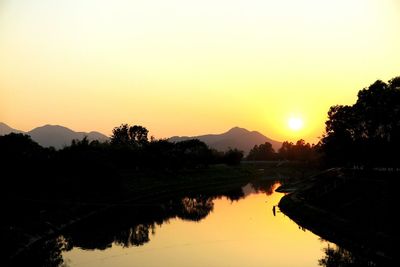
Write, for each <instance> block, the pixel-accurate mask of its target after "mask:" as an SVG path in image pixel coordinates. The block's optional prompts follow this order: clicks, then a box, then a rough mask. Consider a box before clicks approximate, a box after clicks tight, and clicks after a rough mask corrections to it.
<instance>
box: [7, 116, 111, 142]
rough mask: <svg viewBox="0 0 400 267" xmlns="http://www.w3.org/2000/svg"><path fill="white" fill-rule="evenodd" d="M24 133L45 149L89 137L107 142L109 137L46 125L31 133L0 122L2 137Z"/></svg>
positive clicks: (97, 133)
mask: <svg viewBox="0 0 400 267" xmlns="http://www.w3.org/2000/svg"><path fill="white" fill-rule="evenodd" d="M12 132H14V133H24V134H27V135H30V136H31V138H32V140H34V141H36V142H37V143H39V144H40V145H41V146H43V147H50V146H52V147H55V148H62V147H63V146H66V145H70V144H71V142H72V140H74V139H82V138H83V137H85V136H87V137H88V139H89V140H99V141H106V140H108V137H107V136H106V135H104V134H102V133H99V132H95V131H92V132H89V133H86V132H75V131H73V130H71V129H69V128H67V127H64V126H60V125H49V124H47V125H44V126H41V127H37V128H34V129H32V130H30V131H29V132H23V131H20V130H16V129H13V128H11V127H10V126H8V125H7V124H5V123H2V122H0V135H5V134H9V133H12Z"/></svg>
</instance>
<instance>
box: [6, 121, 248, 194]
mask: <svg viewBox="0 0 400 267" xmlns="http://www.w3.org/2000/svg"><path fill="white" fill-rule="evenodd" d="M242 158H243V152H241V151H239V150H237V149H229V150H227V151H224V152H221V151H216V150H214V149H211V148H209V147H208V146H207V145H206V144H205V143H204V142H201V141H200V140H196V139H194V140H186V141H181V142H176V143H174V142H170V141H168V140H166V139H154V138H150V140H149V138H148V130H147V129H146V128H145V127H143V126H139V125H132V126H130V125H128V124H122V125H120V126H119V127H115V128H114V129H113V132H112V136H111V138H110V140H109V141H106V142H100V141H96V140H95V141H89V140H88V138H87V137H85V138H83V139H82V140H73V141H72V143H71V144H70V145H69V146H66V147H64V148H62V149H60V150H55V149H54V148H44V147H42V146H40V145H39V144H38V143H36V142H35V141H33V140H32V139H31V137H30V136H28V135H25V134H17V133H10V134H8V135H4V136H0V162H1V163H2V181H1V183H2V187H1V189H0V191H1V192H0V194H1V195H2V196H3V197H6V198H7V196H12V195H13V194H14V193H16V192H18V194H25V195H27V196H28V195H36V196H37V195H40V194H41V193H44V192H45V194H46V196H47V197H51V196H50V195H51V194H54V196H56V195H57V196H58V197H62V195H63V194H64V193H65V194H66V196H87V197H89V198H90V194H93V195H95V194H97V193H99V192H103V191H104V192H106V191H107V192H108V191H116V192H118V190H119V188H118V187H119V186H120V185H121V183H120V180H121V177H120V173H121V172H122V171H123V170H126V171H128V172H129V173H132V175H133V177H132V178H135V173H136V174H138V173H139V174H140V173H148V174H149V175H152V173H153V174H154V173H158V174H160V173H164V174H166V175H165V177H171V176H174V175H175V174H176V173H179V172H181V171H185V170H195V169H201V168H206V167H207V166H209V165H213V164H227V165H237V164H239V163H240V161H241V160H242Z"/></svg>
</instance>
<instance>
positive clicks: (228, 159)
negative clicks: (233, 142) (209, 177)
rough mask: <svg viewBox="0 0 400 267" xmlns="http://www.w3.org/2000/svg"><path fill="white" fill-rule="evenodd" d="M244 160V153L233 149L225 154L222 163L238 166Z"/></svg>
mask: <svg viewBox="0 0 400 267" xmlns="http://www.w3.org/2000/svg"><path fill="white" fill-rule="evenodd" d="M242 159H243V151H240V150H238V149H236V148H234V149H232V148H231V149H229V150H228V151H226V152H225V153H224V154H223V157H222V162H223V163H225V164H227V165H238V164H240V162H241V160H242Z"/></svg>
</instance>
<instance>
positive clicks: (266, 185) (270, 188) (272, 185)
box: [251, 179, 279, 196]
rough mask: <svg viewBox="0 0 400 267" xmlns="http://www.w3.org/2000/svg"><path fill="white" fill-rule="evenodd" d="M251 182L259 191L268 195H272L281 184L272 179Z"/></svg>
mask: <svg viewBox="0 0 400 267" xmlns="http://www.w3.org/2000/svg"><path fill="white" fill-rule="evenodd" d="M251 184H252V186H253V188H254V190H255V191H256V192H257V193H258V192H262V193H265V194H267V196H270V195H272V194H273V193H274V192H275V189H276V188H277V187H278V186H279V182H277V181H276V180H271V179H262V180H257V181H254V182H252V183H251Z"/></svg>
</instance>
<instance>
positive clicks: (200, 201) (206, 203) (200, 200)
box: [178, 196, 214, 221]
mask: <svg viewBox="0 0 400 267" xmlns="http://www.w3.org/2000/svg"><path fill="white" fill-rule="evenodd" d="M181 205H182V209H181V210H180V211H179V212H178V217H179V218H181V219H184V220H190V221H200V220H202V219H204V218H205V217H207V215H208V214H209V213H210V212H211V211H212V210H213V208H214V202H213V199H212V198H211V197H205V196H200V197H196V198H189V197H185V198H183V199H182V200H181Z"/></svg>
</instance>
